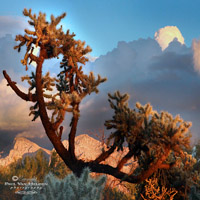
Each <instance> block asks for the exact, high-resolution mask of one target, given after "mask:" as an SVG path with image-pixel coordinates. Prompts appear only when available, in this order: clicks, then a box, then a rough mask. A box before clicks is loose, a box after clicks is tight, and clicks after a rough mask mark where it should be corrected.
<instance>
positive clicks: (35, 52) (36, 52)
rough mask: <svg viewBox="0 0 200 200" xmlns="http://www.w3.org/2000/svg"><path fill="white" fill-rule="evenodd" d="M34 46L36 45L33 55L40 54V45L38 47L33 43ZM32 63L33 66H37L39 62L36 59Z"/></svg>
mask: <svg viewBox="0 0 200 200" xmlns="http://www.w3.org/2000/svg"><path fill="white" fill-rule="evenodd" d="M33 47H34V50H33V55H35V56H38V54H39V51H40V47H39V46H38V47H36V46H35V45H33ZM30 51H31V50H30ZM31 65H32V66H33V67H36V65H37V64H36V62H35V61H32V63H31Z"/></svg>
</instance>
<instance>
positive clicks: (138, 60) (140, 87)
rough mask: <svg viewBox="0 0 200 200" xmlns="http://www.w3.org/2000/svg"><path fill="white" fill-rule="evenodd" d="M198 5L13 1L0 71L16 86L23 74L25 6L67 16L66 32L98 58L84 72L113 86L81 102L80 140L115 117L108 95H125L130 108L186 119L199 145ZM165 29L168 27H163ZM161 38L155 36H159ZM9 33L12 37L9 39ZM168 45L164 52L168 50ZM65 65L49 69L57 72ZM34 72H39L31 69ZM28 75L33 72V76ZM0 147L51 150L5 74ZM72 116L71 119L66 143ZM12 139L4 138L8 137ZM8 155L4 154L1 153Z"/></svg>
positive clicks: (0, 12)
mask: <svg viewBox="0 0 200 200" xmlns="http://www.w3.org/2000/svg"><path fill="white" fill-rule="evenodd" d="M199 7H200V1H199V0H192V1H189V0H176V1H172V0H165V1H164V0H151V1H150V0H140V1H139V0H101V1H96V0H73V1H72V0H57V1H52V0H49V1H46V0H40V1H39V0H35V1H30V0H19V1H16V0H7V1H3V2H1V7H0V27H1V28H0V71H2V70H7V72H8V74H9V75H10V76H11V77H12V79H13V80H14V81H16V82H17V83H18V86H19V87H20V88H22V89H23V90H25V91H26V90H27V88H26V85H25V84H23V83H22V82H21V81H20V77H21V76H23V75H25V74H26V72H25V70H24V66H22V65H21V64H20V59H21V58H22V57H23V53H24V52H25V49H22V52H20V53H18V52H17V51H14V50H13V46H15V45H16V43H15V41H14V37H15V35H16V34H19V33H23V30H24V28H27V20H28V18H26V17H24V16H23V14H22V11H23V9H24V8H27V9H29V8H32V11H33V13H36V14H38V12H39V11H42V12H44V13H46V14H47V18H48V19H50V18H49V17H50V15H51V14H53V15H54V16H58V15H60V14H62V13H63V12H66V13H67V17H66V18H64V19H63V20H62V25H63V28H64V30H67V29H70V31H71V32H74V33H75V34H76V39H81V40H84V41H86V44H87V45H89V46H90V47H91V48H92V49H93V52H92V53H91V56H93V57H98V58H97V59H96V60H95V61H94V62H88V63H87V64H86V66H85V69H86V71H87V72H88V71H94V73H95V74H100V75H102V77H107V78H108V81H107V82H106V83H103V84H102V85H101V86H100V93H99V94H98V95H91V96H88V97H86V99H85V100H84V101H83V102H82V104H81V117H80V121H79V126H78V134H81V133H88V130H90V131H95V132H96V131H97V130H99V129H100V128H102V127H103V125H104V122H105V120H108V119H110V118H111V117H112V114H113V112H112V110H111V109H110V107H109V103H108V101H107V98H108V97H107V93H108V92H111V93H113V92H114V91H116V90H120V91H121V93H125V92H128V93H129V94H130V102H129V105H130V106H131V107H133V106H134V105H135V103H136V102H137V101H139V102H140V103H142V104H143V105H144V104H146V103H148V102H149V103H150V104H151V105H152V106H153V108H154V109H155V110H158V112H160V111H162V110H165V111H168V112H169V113H172V114H173V116H175V115H177V114H180V116H181V117H182V118H183V119H184V120H185V121H191V122H192V123H193V125H192V129H191V132H192V134H193V141H194V140H195V138H200V131H199V130H200V124H199V119H200V92H199V91H200V90H199V89H200V41H199V40H198V39H199V38H200V26H199V19H200V12H199ZM164 27H165V28H164ZM156 32H157V36H158V37H157V38H156V39H155V38H154V34H155V33H156ZM6 34H12V37H9V36H8V35H7V36H5V35H6ZM176 38H177V39H176ZM169 39H170V40H169ZM164 44H165V47H164V46H163V45H164ZM58 67H59V61H58V60H50V61H48V62H47V63H46V64H45V66H44V72H45V71H47V70H49V71H50V72H52V73H54V74H56V73H58V71H57V70H58ZM29 69H30V70H31V69H35V68H34V67H33V66H30V67H29ZM28 72H29V71H28ZM0 99H1V103H0V110H1V112H0V138H3V139H0V147H1V146H2V147H3V146H6V145H7V144H10V143H11V141H13V138H14V137H15V136H25V137H27V138H29V139H32V140H33V141H37V143H38V144H40V145H42V146H43V147H47V148H51V147H52V145H51V144H50V142H49V141H48V139H47V137H46V135H45V133H44V130H43V127H42V126H41V122H40V121H39V120H37V121H36V122H34V123H33V122H31V117H28V114H29V107H30V104H27V102H24V101H22V100H21V99H19V98H18V97H17V96H16V95H15V94H14V92H13V91H12V90H11V89H10V88H9V87H7V86H6V81H5V79H4V78H3V76H2V75H1V74H0ZM67 120H69V117H66V121H65V123H64V126H65V131H66V132H65V134H64V135H65V138H66V137H67V131H68V129H67V127H68V124H69V121H67ZM5 133H6V137H5ZM1 150H2V149H0V151H1Z"/></svg>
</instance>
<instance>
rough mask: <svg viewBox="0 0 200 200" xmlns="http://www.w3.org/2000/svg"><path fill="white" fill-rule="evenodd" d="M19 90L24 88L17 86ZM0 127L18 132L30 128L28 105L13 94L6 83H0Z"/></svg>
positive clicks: (3, 80)
mask: <svg viewBox="0 0 200 200" xmlns="http://www.w3.org/2000/svg"><path fill="white" fill-rule="evenodd" d="M18 87H19V88H20V89H22V90H25V88H23V87H21V86H18ZM0 99H1V103H0V110H1V112H0V127H1V129H4V130H20V129H23V128H27V127H29V126H30V123H31V117H29V116H28V114H29V107H30V104H29V103H27V102H25V101H24V100H22V99H20V98H19V97H18V96H17V95H16V94H15V92H14V91H13V90H12V89H11V88H10V87H8V86H7V81H6V80H5V79H2V81H1V82H0Z"/></svg>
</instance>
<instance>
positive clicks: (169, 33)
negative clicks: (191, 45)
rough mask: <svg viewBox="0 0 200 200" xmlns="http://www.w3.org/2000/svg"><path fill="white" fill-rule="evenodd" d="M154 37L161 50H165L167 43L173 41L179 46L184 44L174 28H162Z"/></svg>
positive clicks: (178, 31) (179, 33) (177, 30)
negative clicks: (176, 41)
mask: <svg viewBox="0 0 200 200" xmlns="http://www.w3.org/2000/svg"><path fill="white" fill-rule="evenodd" d="M154 37H155V40H156V41H157V42H158V43H159V45H160V47H161V48H162V50H165V49H166V48H167V47H168V45H169V43H170V42H172V41H173V40H174V39H177V40H178V41H179V42H180V43H181V44H184V38H183V36H182V34H181V32H180V30H179V29H178V28H177V27H176V26H165V27H164V28H161V29H159V30H158V31H157V32H156V33H155V35H154Z"/></svg>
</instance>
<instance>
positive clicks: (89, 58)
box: [85, 54, 98, 62]
mask: <svg viewBox="0 0 200 200" xmlns="http://www.w3.org/2000/svg"><path fill="white" fill-rule="evenodd" d="M85 57H86V58H88V60H89V61H90V62H94V61H95V60H96V59H97V58H98V57H95V56H91V55H90V54H86V55H85Z"/></svg>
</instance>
